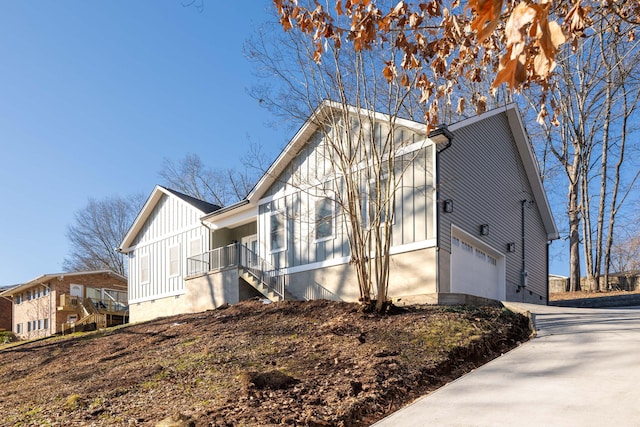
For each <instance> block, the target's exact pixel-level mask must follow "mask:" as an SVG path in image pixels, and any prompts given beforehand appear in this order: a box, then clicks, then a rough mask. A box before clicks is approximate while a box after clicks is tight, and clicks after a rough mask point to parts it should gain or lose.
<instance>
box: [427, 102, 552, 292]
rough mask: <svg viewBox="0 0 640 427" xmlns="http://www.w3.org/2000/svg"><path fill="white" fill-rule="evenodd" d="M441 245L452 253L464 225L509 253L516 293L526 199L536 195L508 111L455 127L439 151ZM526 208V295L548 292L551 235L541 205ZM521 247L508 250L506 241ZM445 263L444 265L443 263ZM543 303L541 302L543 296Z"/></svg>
mask: <svg viewBox="0 0 640 427" xmlns="http://www.w3.org/2000/svg"><path fill="white" fill-rule="evenodd" d="M439 166H440V188H439V195H438V199H439V200H438V209H439V214H438V215H439V246H440V248H441V250H443V251H446V252H447V253H450V252H451V247H450V245H451V225H452V224H454V225H455V226H457V227H459V228H461V229H462V230H464V231H466V232H467V233H469V234H471V235H472V236H474V237H476V238H478V239H480V240H482V241H483V242H485V243H486V244H488V245H490V246H491V247H493V248H494V249H496V250H497V251H499V252H501V253H503V254H505V261H506V266H505V269H506V285H507V297H508V299H515V298H518V299H521V298H522V293H520V295H518V296H516V295H515V289H516V288H517V285H518V284H519V283H520V270H521V256H522V245H521V200H533V195H532V191H531V188H530V186H529V183H528V180H527V177H526V174H525V171H524V166H523V164H522V161H521V159H520V156H519V154H518V151H517V148H516V146H515V144H514V143H513V136H512V134H511V131H510V128H509V124H508V121H507V117H506V115H505V114H504V113H501V114H497V115H494V116H492V117H489V118H487V119H485V120H482V121H478V122H475V123H472V124H470V125H468V126H466V127H463V128H460V129H456V130H455V131H454V139H453V143H452V145H451V147H450V148H449V149H447V150H446V151H444V152H443V153H441V154H440V158H439ZM446 199H451V200H453V212H452V213H444V212H442V201H443V200H446ZM540 208H543V207H539V206H535V205H532V206H529V204H528V203H527V207H526V208H525V224H526V239H525V240H526V248H525V253H526V270H527V272H528V286H527V291H525V294H526V296H527V297H528V298H525V300H527V301H529V300H532V298H536V297H537V299H539V297H543V298H544V299H546V297H547V288H546V283H547V278H546V272H547V256H546V244H547V237H546V231H545V229H544V226H543V223H542V219H541V216H540V211H539V209H540ZM481 224H488V225H489V235H487V236H480V232H479V228H480V225H481ZM510 242H513V243H515V248H516V251H515V252H513V253H507V249H506V247H507V244H508V243H510ZM443 266H444V264H443V265H441V267H443ZM538 302H539V301H538Z"/></svg>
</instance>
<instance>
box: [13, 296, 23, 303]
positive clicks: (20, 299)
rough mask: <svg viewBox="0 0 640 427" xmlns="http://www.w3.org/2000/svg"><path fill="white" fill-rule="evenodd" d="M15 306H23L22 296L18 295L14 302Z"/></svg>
mask: <svg viewBox="0 0 640 427" xmlns="http://www.w3.org/2000/svg"><path fill="white" fill-rule="evenodd" d="M14 303H15V304H22V294H18V295H16V299H15V300H14Z"/></svg>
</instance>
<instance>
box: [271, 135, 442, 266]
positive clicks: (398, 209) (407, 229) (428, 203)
mask: <svg viewBox="0 0 640 427" xmlns="http://www.w3.org/2000/svg"><path fill="white" fill-rule="evenodd" d="M397 135H400V136H399V137H402V138H404V139H407V140H409V142H415V141H416V140H417V139H419V138H420V137H421V136H419V135H417V134H413V135H411V134H409V131H403V132H398V133H397ZM324 150H325V146H324V145H323V144H322V137H321V135H320V134H319V133H316V134H315V135H314V136H312V137H311V138H310V141H309V143H308V144H306V145H305V146H304V147H303V148H302V149H301V150H300V151H299V153H298V154H297V155H296V157H295V158H294V159H293V160H292V161H291V162H290V163H289V165H288V166H287V168H286V169H285V171H284V172H283V173H282V174H281V175H280V176H279V177H277V178H276V180H275V182H274V184H272V186H271V187H270V188H269V189H268V190H267V191H266V192H265V195H264V199H263V200H262V201H261V202H260V205H259V214H258V216H259V219H258V235H259V240H260V245H261V246H260V248H261V249H260V250H261V253H263V254H266V257H265V258H266V259H267V260H268V261H269V262H270V263H272V264H273V266H274V267H276V268H283V267H297V266H303V265H306V264H313V263H317V262H324V261H328V260H332V259H340V258H345V257H348V256H349V243H348V236H347V234H346V225H345V224H344V220H345V219H344V215H342V212H341V210H340V206H339V205H338V203H336V205H335V215H334V217H335V222H334V233H333V236H332V238H331V239H327V240H322V241H315V235H314V231H315V228H314V226H315V224H314V221H315V217H314V203H315V200H316V199H317V198H318V197H323V196H325V195H326V194H327V193H326V192H324V190H323V188H324V186H330V187H332V188H336V189H337V190H338V191H339V189H340V188H341V183H340V181H339V180H338V181H337V182H336V181H335V180H332V179H329V178H328V177H331V176H333V173H332V169H331V164H330V163H329V160H328V156H327V154H326V152H325V151H324ZM433 156H434V151H433V147H432V146H431V145H428V146H427V147H425V148H422V149H420V150H417V151H414V152H412V153H408V154H405V155H404V156H403V157H402V158H401V159H399V160H400V161H398V162H397V168H396V175H397V177H399V178H397V179H398V182H397V187H396V191H395V204H394V208H395V221H394V224H393V236H392V237H393V244H392V246H400V245H406V244H410V243H415V242H421V241H425V240H429V239H435V220H434V209H433V206H434V187H433V185H434V179H433ZM318 180H324V183H323V184H322V185H320V186H315V187H314V186H311V185H310V183H313V182H317V181H318ZM366 184H367V183H362V185H363V187H365V186H366ZM279 211H282V212H285V213H286V250H283V251H279V252H272V251H271V250H270V217H271V215H272V213H274V212H279Z"/></svg>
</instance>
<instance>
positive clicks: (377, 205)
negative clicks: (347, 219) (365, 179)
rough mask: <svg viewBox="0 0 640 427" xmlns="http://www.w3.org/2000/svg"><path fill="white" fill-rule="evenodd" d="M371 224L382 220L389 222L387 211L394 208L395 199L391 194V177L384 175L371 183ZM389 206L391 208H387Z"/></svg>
mask: <svg viewBox="0 0 640 427" xmlns="http://www.w3.org/2000/svg"><path fill="white" fill-rule="evenodd" d="M369 184H370V185H369V195H368V198H367V199H368V204H369V208H368V209H369V221H370V222H369V224H371V223H372V222H375V220H376V219H379V220H380V224H381V225H382V224H384V223H385V222H387V220H388V218H387V213H390V212H391V211H392V210H393V200H392V197H390V195H389V177H388V176H384V177H382V178H380V179H378V180H374V181H371V182H370V183H369ZM387 206H389V209H387Z"/></svg>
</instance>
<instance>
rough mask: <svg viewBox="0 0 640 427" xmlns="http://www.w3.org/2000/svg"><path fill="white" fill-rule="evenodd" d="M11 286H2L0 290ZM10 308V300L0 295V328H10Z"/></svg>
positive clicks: (11, 307) (11, 306)
mask: <svg viewBox="0 0 640 427" xmlns="http://www.w3.org/2000/svg"><path fill="white" fill-rule="evenodd" d="M12 287H13V286H5V287H3V288H0V292H4V291H6V290H7V289H9V288H12ZM12 309H13V304H11V300H10V299H7V298H2V297H0V330H2V329H4V330H5V331H10V330H11V325H12V324H11V318H12Z"/></svg>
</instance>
